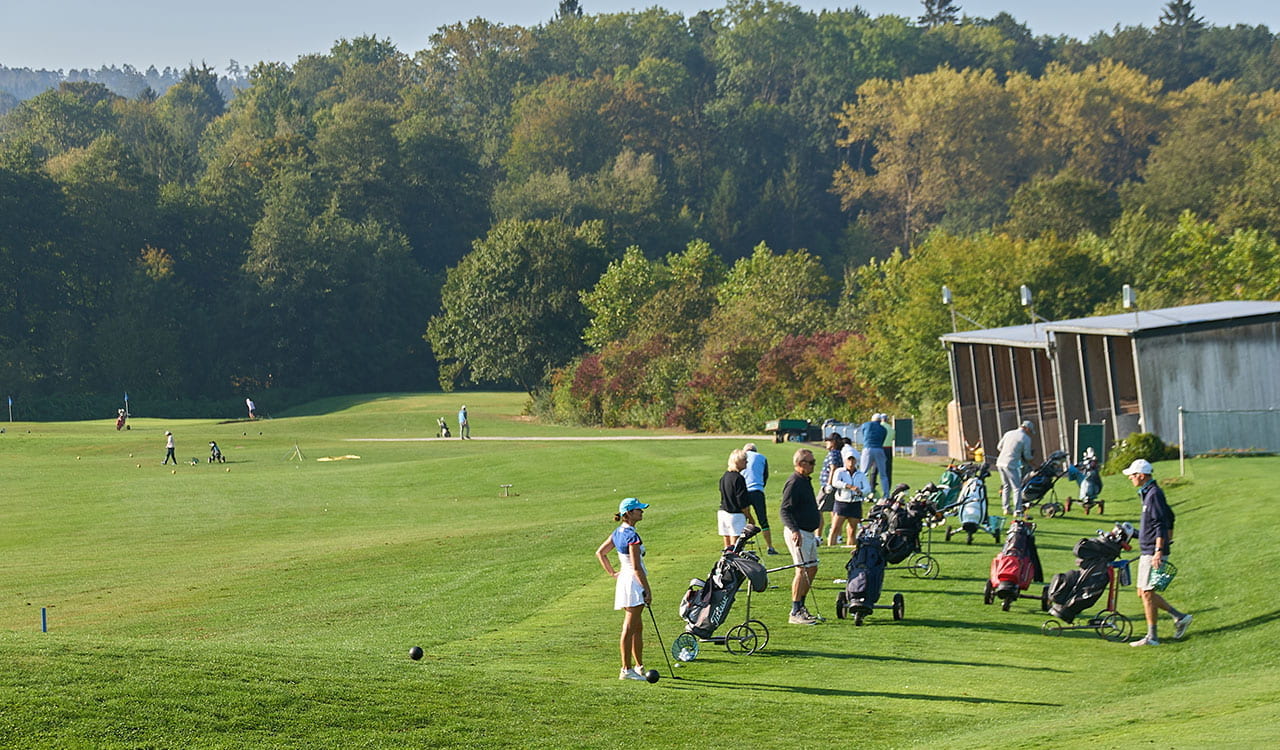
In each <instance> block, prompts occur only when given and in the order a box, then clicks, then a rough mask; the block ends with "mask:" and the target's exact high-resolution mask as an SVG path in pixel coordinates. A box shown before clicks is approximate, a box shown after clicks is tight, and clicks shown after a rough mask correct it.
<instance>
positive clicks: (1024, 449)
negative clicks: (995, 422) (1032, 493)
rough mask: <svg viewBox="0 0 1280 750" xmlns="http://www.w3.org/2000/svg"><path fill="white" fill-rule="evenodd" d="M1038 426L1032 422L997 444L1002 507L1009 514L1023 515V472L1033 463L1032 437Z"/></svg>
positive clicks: (1001, 437) (1026, 422)
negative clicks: (1027, 465)
mask: <svg viewBox="0 0 1280 750" xmlns="http://www.w3.org/2000/svg"><path fill="white" fill-rule="evenodd" d="M1035 431H1036V426H1035V425H1034V424H1032V423H1031V421H1030V420H1027V421H1024V422H1023V423H1022V424H1021V425H1019V426H1017V427H1015V428H1013V429H1012V430H1009V431H1008V432H1006V433H1005V434H1003V435H1001V436H1000V442H999V443H997V444H996V450H997V451H998V453H999V455H998V457H997V458H996V471H998V472H1000V506H1001V507H1002V508H1004V512H1005V513H1006V514H1007V513H1009V512H1010V511H1012V512H1014V513H1022V471H1023V468H1024V466H1025V465H1026V464H1029V463H1031V454H1032V450H1031V436H1032V435H1034V434H1035Z"/></svg>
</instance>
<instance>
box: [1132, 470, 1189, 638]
mask: <svg viewBox="0 0 1280 750" xmlns="http://www.w3.org/2000/svg"><path fill="white" fill-rule="evenodd" d="M1152 471H1153V470H1152V468H1151V462H1150V461H1148V460H1146V459H1145V458H1139V459H1137V460H1135V461H1134V462H1133V463H1131V464H1129V468H1127V469H1125V470H1124V474H1125V476H1127V477H1129V481H1130V482H1132V483H1133V486H1134V487H1137V488H1138V497H1139V498H1141V499H1142V520H1141V521H1140V522H1139V524H1140V525H1139V528H1138V551H1139V552H1141V553H1142V556H1141V557H1139V558H1138V578H1137V580H1136V581H1134V588H1136V589H1137V590H1138V597H1139V598H1141V599H1142V612H1143V614H1144V615H1145V616H1146V619H1147V634H1146V635H1145V636H1143V637H1142V638H1139V639H1138V640H1136V641H1133V642H1132V643H1130V644H1129V645H1130V646H1159V645H1160V640H1159V639H1158V638H1157V637H1156V618H1157V617H1158V616H1159V614H1160V610H1162V609H1163V610H1164V611H1165V612H1168V613H1169V614H1170V615H1172V616H1173V639H1174V640H1175V641H1176V640H1179V639H1181V638H1182V636H1183V635H1184V634H1185V633H1186V632H1187V626H1188V625H1190V624H1191V615H1190V614H1187V613H1184V612H1179V611H1178V610H1177V609H1176V608H1174V606H1173V605H1172V604H1170V603H1169V602H1167V601H1165V598H1164V597H1163V596H1161V595H1160V594H1159V593H1158V592H1156V590H1155V588H1154V586H1152V584H1151V574H1152V573H1153V572H1154V571H1157V570H1159V569H1160V568H1161V566H1163V565H1164V561H1165V558H1167V557H1168V556H1169V547H1170V546H1172V545H1173V510H1172V509H1171V508H1170V507H1169V503H1168V502H1166V501H1165V499H1164V490H1162V489H1160V485H1158V484H1156V480H1155V478H1154V477H1153V476H1151V473H1152Z"/></svg>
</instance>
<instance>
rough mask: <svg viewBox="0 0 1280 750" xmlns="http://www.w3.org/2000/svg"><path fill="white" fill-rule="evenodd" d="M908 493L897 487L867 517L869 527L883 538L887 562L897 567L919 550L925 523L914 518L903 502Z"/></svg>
mask: <svg viewBox="0 0 1280 750" xmlns="http://www.w3.org/2000/svg"><path fill="white" fill-rule="evenodd" d="M907 489H908V488H907V485H905V484H899V485H897V486H896V487H894V488H893V493H892V494H891V495H890V496H889V499H888V500H885V501H881V502H880V503H879V504H877V505H876V506H875V507H874V508H873V509H872V510H871V513H870V514H868V516H867V519H868V520H869V521H870V522H871V524H870V527H871V528H874V529H877V530H878V532H879V534H880V536H881V540H882V545H883V552H884V559H885V562H887V563H888V564H890V565H897V564H898V563H900V562H902V561H903V560H906V559H907V558H908V557H910V556H911V555H912V553H914V552H916V551H918V550H919V549H920V529H921V527H922V526H923V523H922V522H921V520H920V519H919V518H913V517H912V515H911V512H910V511H909V510H908V508H907V504H906V503H905V502H904V501H903V500H902V495H903V494H905V493H906V491H907Z"/></svg>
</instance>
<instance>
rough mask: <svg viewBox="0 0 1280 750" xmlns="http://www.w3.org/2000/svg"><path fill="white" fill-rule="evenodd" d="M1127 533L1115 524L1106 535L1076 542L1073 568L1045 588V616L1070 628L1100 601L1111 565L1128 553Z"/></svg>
mask: <svg viewBox="0 0 1280 750" xmlns="http://www.w3.org/2000/svg"><path fill="white" fill-rule="evenodd" d="M1131 529H1132V527H1129V530H1126V529H1125V528H1124V527H1122V526H1121V525H1120V524H1117V525H1116V528H1115V529H1113V530H1111V531H1109V532H1106V533H1102V532H1100V533H1099V534H1098V535H1097V536H1094V537H1086V538H1084V539H1081V540H1080V541H1078V542H1076V546H1075V549H1074V550H1073V551H1074V552H1075V555H1076V565H1077V568H1076V569H1075V570H1068V571H1067V572H1066V573H1059V574H1057V575H1056V576H1054V577H1053V581H1052V582H1050V584H1049V602H1050V604H1049V612H1050V613H1051V614H1052V615H1053V616H1054V617H1057V618H1059V619H1061V620H1063V621H1065V622H1067V623H1068V624H1070V623H1072V622H1074V621H1075V619H1076V616H1077V615H1079V614H1080V613H1081V612H1083V611H1085V610H1086V609H1088V608H1089V607H1092V606H1093V605H1094V603H1095V602H1097V601H1098V600H1099V599H1101V598H1102V595H1103V594H1105V593H1106V592H1107V586H1108V585H1110V583H1111V571H1110V568H1111V563H1112V562H1114V561H1115V560H1116V559H1118V558H1119V557H1120V553H1122V552H1123V551H1124V550H1127V549H1129V538H1130V536H1131V533H1129V531H1130V530H1131Z"/></svg>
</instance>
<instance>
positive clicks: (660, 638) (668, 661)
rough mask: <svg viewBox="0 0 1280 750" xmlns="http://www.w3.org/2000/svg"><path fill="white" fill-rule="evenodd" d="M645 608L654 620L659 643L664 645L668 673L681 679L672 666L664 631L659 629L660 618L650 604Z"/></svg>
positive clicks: (663, 650) (674, 678) (654, 630)
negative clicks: (664, 639)
mask: <svg viewBox="0 0 1280 750" xmlns="http://www.w3.org/2000/svg"><path fill="white" fill-rule="evenodd" d="M644 608H645V609H647V610H649V619H650V620H652V621H653V632H654V633H657V634H658V645H659V646H661V647H662V658H663V659H664V660H665V661H666V662H667V673H668V674H670V675H671V679H673V680H678V679H680V678H679V677H678V676H677V675H676V671H675V670H674V669H672V668H671V657H670V656H668V655H667V644H665V643H663V642H662V631H661V630H659V629H658V618H657V617H655V616H654V615H653V607H651V606H649V605H648V604H646V605H644Z"/></svg>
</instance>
